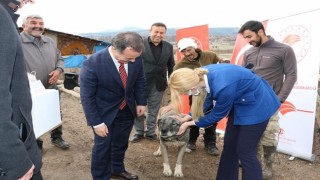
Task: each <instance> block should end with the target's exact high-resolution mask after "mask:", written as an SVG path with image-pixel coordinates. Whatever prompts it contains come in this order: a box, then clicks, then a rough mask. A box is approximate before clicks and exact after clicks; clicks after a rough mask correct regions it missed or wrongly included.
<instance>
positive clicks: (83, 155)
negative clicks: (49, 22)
mask: <svg viewBox="0 0 320 180" xmlns="http://www.w3.org/2000/svg"><path fill="white" fill-rule="evenodd" d="M61 110H62V118H63V122H64V124H63V133H64V134H63V138H64V139H65V140H66V141H68V142H69V143H70V144H71V147H70V149H69V150H61V149H58V148H56V147H54V146H53V145H51V144H50V140H49V139H50V136H49V134H45V135H44V136H43V139H44V152H43V168H42V174H43V176H44V179H45V180H76V179H77V180H78V179H79V180H90V179H92V178H91V174H90V160H91V148H92V143H93V135H92V130H91V129H90V128H89V127H88V126H87V124H86V120H85V117H84V114H83V110H82V106H81V103H80V99H79V98H78V97H74V96H72V95H71V94H68V93H65V92H63V93H62V94H61ZM133 131H134V130H133ZM133 133H134V132H133ZM315 142H317V143H314V152H313V153H314V154H317V159H316V160H315V161H314V162H309V161H305V160H302V159H298V158H296V159H295V160H293V161H290V160H289V159H288V158H289V156H288V155H285V154H280V153H277V155H276V163H275V168H274V169H275V170H276V171H275V178H274V180H319V179H320V160H319V157H320V156H319V154H320V153H319V152H320V150H319V149H320V148H319V147H320V145H319V143H318V142H319V137H318V134H316V135H315ZM197 143H198V144H197V150H196V151H194V152H191V153H186V154H185V156H184V160H183V167H182V170H183V173H184V179H187V180H214V179H215V176H216V173H217V168H218V164H219V159H220V156H218V157H213V156H210V155H208V154H207V153H206V151H205V150H204V146H203V142H202V140H201V138H200V139H199V140H198V142H197ZM222 146H223V140H222V139H220V138H218V148H219V151H220V152H221V150H222ZM157 148H158V142H155V141H149V140H147V139H144V140H142V141H141V142H138V143H130V144H129V149H128V151H127V154H126V159H125V164H126V168H127V170H128V171H130V172H132V173H136V174H137V175H139V178H140V180H153V179H157V180H158V179H159V180H173V179H176V178H174V177H164V175H163V174H162V162H163V161H162V157H155V156H154V155H153V152H154V151H155V150H156V149H157ZM169 154H170V161H171V166H172V168H174V164H175V160H176V155H177V149H176V148H173V147H172V148H169ZM240 170H241V169H240ZM239 179H241V178H239Z"/></svg>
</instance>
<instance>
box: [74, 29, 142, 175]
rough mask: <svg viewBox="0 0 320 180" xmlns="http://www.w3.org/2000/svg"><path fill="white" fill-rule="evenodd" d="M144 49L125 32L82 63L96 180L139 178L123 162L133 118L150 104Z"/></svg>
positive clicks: (83, 94)
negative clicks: (142, 55)
mask: <svg viewBox="0 0 320 180" xmlns="http://www.w3.org/2000/svg"><path fill="white" fill-rule="evenodd" d="M143 49H144V45H143V39H142V37H141V36H140V35H139V34H137V33H135V32H123V33H119V34H117V35H116V36H115V37H114V38H112V41H111V46H109V47H108V48H106V49H105V50H102V51H99V52H98V53H96V54H93V55H92V56H91V57H90V58H88V59H87V60H85V61H84V62H83V67H82V68H81V72H80V89H81V92H80V96H81V102H82V106H83V109H84V113H85V116H86V118H87V122H88V125H89V126H91V127H92V128H93V131H94V145H93V149H92V161H91V174H92V177H93V179H94V180H107V179H110V177H114V178H121V179H138V176H137V175H134V174H131V173H129V172H128V171H126V169H125V167H124V163H123V161H124V155H125V152H126V150H127V148H128V139H129V135H130V132H131V130H132V127H133V123H134V119H135V118H136V117H137V116H141V115H143V114H144V113H145V109H146V107H145V106H146V104H147V100H146V96H145V95H146V78H145V75H144V71H143V64H142V58H141V57H140V55H141V53H142V51H143ZM123 66H124V69H123V68H121V67H123ZM118 69H120V70H118Z"/></svg>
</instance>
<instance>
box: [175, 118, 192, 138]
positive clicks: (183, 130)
mask: <svg viewBox="0 0 320 180" xmlns="http://www.w3.org/2000/svg"><path fill="white" fill-rule="evenodd" d="M193 125H194V122H193V121H188V122H185V123H183V124H181V126H180V129H179V131H178V133H177V135H178V136H179V135H181V134H183V133H184V132H186V130H187V129H188V127H189V126H193Z"/></svg>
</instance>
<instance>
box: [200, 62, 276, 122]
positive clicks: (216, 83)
mask: <svg viewBox="0 0 320 180" xmlns="http://www.w3.org/2000/svg"><path fill="white" fill-rule="evenodd" d="M203 68H205V69H208V71H209V73H208V74H207V77H208V84H209V87H210V93H209V94H208V95H207V98H206V101H205V103H204V111H206V110H208V109H209V107H210V105H212V101H213V100H214V101H216V102H215V106H214V108H213V110H212V111H211V112H210V113H209V114H207V115H206V116H205V117H203V118H200V119H199V122H196V125H197V126H199V127H207V126H210V125H212V124H213V123H215V122H217V121H219V120H221V119H222V118H224V117H225V116H227V114H228V113H229V112H230V110H231V109H233V110H234V124H235V125H252V124H258V123H261V122H263V121H266V120H268V119H269V118H270V117H271V116H272V115H273V114H274V113H275V112H276V111H277V110H278V108H279V107H280V101H279V99H278V97H277V95H276V94H275V93H274V91H273V90H272V88H271V87H270V85H269V84H268V82H266V81H265V80H263V79H262V78H261V77H259V76H257V75H256V74H255V73H254V72H252V71H251V70H248V69H246V68H243V67H240V66H237V65H232V64H214V65H208V66H204V67H203Z"/></svg>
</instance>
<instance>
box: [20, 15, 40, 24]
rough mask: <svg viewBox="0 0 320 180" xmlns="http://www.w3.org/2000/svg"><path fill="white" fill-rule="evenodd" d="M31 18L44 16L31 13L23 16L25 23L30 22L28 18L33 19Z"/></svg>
mask: <svg viewBox="0 0 320 180" xmlns="http://www.w3.org/2000/svg"><path fill="white" fill-rule="evenodd" d="M31 18H35V19H43V18H42V16H40V15H36V14H31V15H27V16H25V17H24V18H23V22H22V23H23V24H26V23H28V20H29V19H31Z"/></svg>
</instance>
